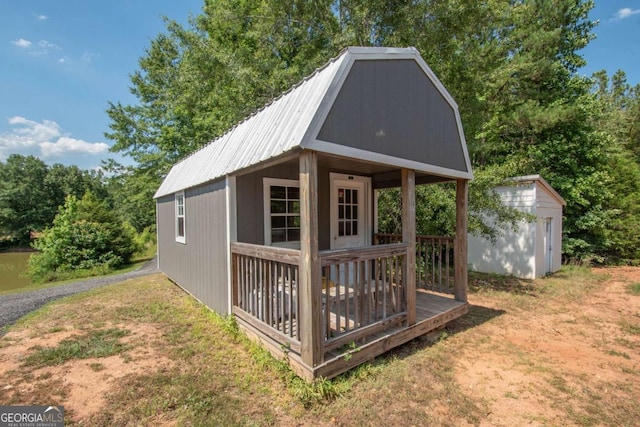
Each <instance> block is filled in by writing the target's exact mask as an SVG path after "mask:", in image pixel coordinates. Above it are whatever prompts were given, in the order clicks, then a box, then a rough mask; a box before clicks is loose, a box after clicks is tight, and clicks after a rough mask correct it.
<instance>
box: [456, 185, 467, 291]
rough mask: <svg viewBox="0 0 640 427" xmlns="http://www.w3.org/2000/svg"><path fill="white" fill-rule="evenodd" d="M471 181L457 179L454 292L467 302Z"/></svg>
mask: <svg viewBox="0 0 640 427" xmlns="http://www.w3.org/2000/svg"><path fill="white" fill-rule="evenodd" d="M468 193H469V181H468V180H466V179H458V180H457V181H456V241H455V245H454V247H455V255H454V257H453V263H454V270H455V272H454V285H453V286H454V288H453V294H454V296H455V299H456V300H457V301H462V302H467V280H468V277H467V276H468V275H467V197H468Z"/></svg>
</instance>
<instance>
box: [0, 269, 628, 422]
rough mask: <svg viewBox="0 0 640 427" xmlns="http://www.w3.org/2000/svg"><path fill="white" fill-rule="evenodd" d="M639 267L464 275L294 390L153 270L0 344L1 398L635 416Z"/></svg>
mask: <svg viewBox="0 0 640 427" xmlns="http://www.w3.org/2000/svg"><path fill="white" fill-rule="evenodd" d="M639 279H640V269H628V268H627V269H613V270H607V271H605V272H598V273H592V272H589V271H588V270H586V269H577V268H568V269H565V270H563V271H562V272H560V273H559V274H557V275H555V276H552V277H550V278H546V279H541V280H538V281H535V282H528V281H520V280H516V279H513V278H502V277H499V276H488V275H472V276H471V283H470V303H471V306H470V312H469V314H468V315H466V316H464V317H462V318H460V319H458V320H456V321H454V322H452V323H450V324H449V325H448V326H447V328H445V329H442V330H440V331H437V332H434V333H432V334H429V335H428V336H425V337H421V338H419V339H416V340H413V341H411V342H409V343H407V344H406V345H404V346H401V347H399V348H397V349H395V350H393V351H391V352H389V353H387V354H385V355H384V356H382V357H379V358H376V359H375V360H374V361H372V362H371V363H367V364H365V365H362V366H361V367H359V368H357V369H356V370H353V371H351V372H349V373H346V374H343V375H341V376H339V377H337V378H335V379H333V380H331V381H326V380H325V381H322V380H319V381H316V382H315V383H313V384H307V383H305V382H304V381H302V380H300V379H299V378H297V377H296V376H295V375H293V374H292V373H291V371H290V370H289V369H288V368H287V365H286V361H282V360H275V359H273V358H272V357H271V356H270V355H269V354H268V353H267V352H265V351H264V350H262V349H261V348H260V347H259V346H257V345H256V344H253V343H251V342H249V341H248V340H247V339H245V338H244V337H243V335H242V334H241V333H239V332H238V330H237V327H236V325H235V323H234V322H233V319H232V318H227V319H225V318H222V317H220V316H218V315H216V314H214V313H212V312H210V311H209V310H207V309H206V308H204V307H203V306H202V305H201V304H199V303H198V302H197V301H195V300H194V299H193V298H192V297H190V296H189V295H187V294H186V293H185V292H183V291H182V290H181V289H180V288H179V287H177V286H176V285H174V284H172V283H171V282H170V281H168V280H167V279H166V278H164V276H162V275H160V274H157V275H153V276H148V277H145V278H139V279H134V280H129V281H127V282H123V283H121V284H117V285H111V286H107V287H104V288H100V289H96V290H94V291H91V292H88V293H85V294H81V295H76V296H73V297H69V298H66V299H63V300H59V301H56V302H54V303H51V304H49V305H47V306H46V307H44V308H42V309H41V310H39V311H37V312H35V313H33V314H31V315H29V316H27V317H26V318H23V319H22V320H21V321H19V322H18V323H17V324H16V325H14V326H12V327H10V328H9V330H8V333H7V334H6V335H5V336H4V337H2V338H1V339H0V384H3V387H1V388H0V401H1V402H3V403H4V404H14V405H17V404H41V405H49V404H62V405H64V406H65V413H66V421H67V425H103V426H112V425H139V424H143V425H144V424H153V425H156V424H158V425H348V426H350V425H376V426H377V425H403V426H404V425H456V426H457V425H481V424H486V425H489V424H492V425H503V426H512V425H524V424H527V425H529V424H530V425H622V426H624V425H629V426H632V425H635V424H636V423H637V420H638V419H640V403H639V401H638V398H637V396H639V395H640V385H639V384H640V373H639V372H640V355H639V353H640V351H639V349H640V295H638V294H637V293H636V292H635V286H634V284H637V283H638V281H639Z"/></svg>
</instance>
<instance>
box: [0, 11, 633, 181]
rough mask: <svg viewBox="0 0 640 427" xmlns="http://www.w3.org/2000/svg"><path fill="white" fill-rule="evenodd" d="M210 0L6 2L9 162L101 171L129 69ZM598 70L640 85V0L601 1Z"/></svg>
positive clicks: (2, 57) (3, 89) (1, 89)
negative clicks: (112, 109) (31, 158)
mask: <svg viewBox="0 0 640 427" xmlns="http://www.w3.org/2000/svg"><path fill="white" fill-rule="evenodd" d="M202 4H203V1H202V0H148V1H143V0H109V1H93V0H0V162H3V161H5V160H6V158H7V157H8V156H9V155H11V154H14V153H17V154H22V155H35V156H37V157H39V158H41V159H42V160H44V161H45V162H46V163H47V164H53V163H62V164H65V165H77V166H79V167H80V168H82V169H93V168H97V167H99V166H100V164H101V161H102V160H105V159H108V158H114V159H116V160H117V161H120V162H123V163H125V164H128V163H130V160H128V159H126V158H123V157H122V156H121V155H120V154H119V153H112V152H109V147H110V146H111V145H112V144H113V142H112V141H110V140H108V139H107V138H105V136H104V133H105V132H108V131H109V117H108V116H107V114H106V112H105V110H106V108H107V107H108V105H109V102H114V103H115V102H121V103H123V104H133V103H135V102H136V99H135V98H134V97H133V96H132V95H131V94H130V92H129V86H130V79H129V76H130V75H131V74H132V73H133V72H134V71H136V70H137V69H138V59H139V58H140V57H141V56H142V55H143V54H144V51H145V49H146V48H147V47H148V46H149V44H150V41H151V40H152V39H153V38H155V36H156V35H157V34H158V33H160V32H162V31H163V29H164V23H163V21H162V17H163V16H166V17H168V18H171V19H173V20H176V21H178V22H181V23H186V22H187V20H188V17H189V16H190V15H197V14H199V13H200V11H201V8H202ZM590 18H591V19H592V20H598V21H599V24H598V26H597V27H596V28H595V30H594V33H595V34H596V36H597V37H596V39H595V40H594V41H592V42H591V43H590V45H589V46H588V47H587V48H585V49H583V50H582V51H580V53H581V54H582V55H583V56H584V57H585V59H586V60H587V66H586V67H584V68H583V69H581V70H580V74H583V75H586V76H590V75H591V74H592V73H593V72H594V71H598V70H601V69H605V70H607V71H608V73H609V74H610V75H611V74H613V73H614V72H615V71H616V70H618V69H622V70H624V71H625V72H626V73H627V79H628V82H629V83H630V84H632V85H635V84H640V0H596V6H595V8H594V9H593V10H592V11H591V13H590Z"/></svg>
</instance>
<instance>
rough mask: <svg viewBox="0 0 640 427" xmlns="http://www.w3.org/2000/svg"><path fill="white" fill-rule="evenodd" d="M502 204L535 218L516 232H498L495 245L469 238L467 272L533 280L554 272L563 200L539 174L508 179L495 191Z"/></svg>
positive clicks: (558, 260)
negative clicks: (505, 275) (468, 270)
mask: <svg viewBox="0 0 640 427" xmlns="http://www.w3.org/2000/svg"><path fill="white" fill-rule="evenodd" d="M495 191H496V192H497V193H498V194H499V195H500V198H501V200H502V203H503V204H505V205H506V206H510V207H514V208H516V209H518V210H520V211H522V212H525V213H528V214H532V215H535V217H536V220H535V221H532V222H526V221H522V222H521V223H520V224H519V226H518V227H517V229H515V230H512V229H511V228H507V229H503V230H500V231H501V234H500V236H499V237H498V238H497V240H496V242H495V244H494V243H492V242H491V240H489V239H486V238H483V237H479V236H474V235H471V234H470V235H469V240H468V244H469V247H468V250H469V252H468V259H469V267H470V269H471V270H474V271H479V272H483V273H498V274H508V275H513V276H516V277H520V278H523V279H535V278H538V277H541V276H545V275H547V274H550V273H554V272H556V271H558V270H560V267H561V266H562V207H563V206H566V204H567V203H566V202H565V201H564V199H563V198H562V197H561V196H560V195H559V194H558V193H557V192H556V191H555V190H554V189H553V188H551V186H550V185H549V183H548V182H547V181H545V180H544V179H543V178H542V177H541V176H540V175H527V176H519V177H515V178H510V179H509V180H508V184H506V185H502V186H499V187H496V188H495Z"/></svg>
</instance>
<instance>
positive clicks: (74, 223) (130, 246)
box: [28, 192, 137, 281]
mask: <svg viewBox="0 0 640 427" xmlns="http://www.w3.org/2000/svg"><path fill="white" fill-rule="evenodd" d="M134 235H135V232H134V230H133V228H132V227H131V226H129V225H128V224H123V223H122V222H121V221H120V220H119V219H118V218H117V216H116V215H115V214H114V213H113V211H112V210H111V209H109V208H108V206H107V205H106V203H105V202H103V201H100V200H98V199H97V198H96V197H95V196H94V195H93V194H92V193H90V192H87V193H86V194H85V195H84V196H83V198H82V199H81V200H78V199H77V198H76V197H75V196H73V195H71V196H67V198H66V200H65V203H64V206H61V207H60V210H59V212H58V214H57V215H56V217H55V219H54V221H53V226H52V227H51V228H47V229H46V230H45V231H44V232H43V235H42V237H41V238H40V239H38V240H36V242H35V243H34V245H33V246H34V248H36V249H38V250H39V253H37V254H34V255H32V256H31V257H30V258H29V268H28V274H29V276H30V277H31V278H32V279H33V280H34V281H42V280H47V279H58V278H60V277H64V275H65V274H70V273H73V272H78V271H83V270H85V271H89V272H91V273H95V272H96V271H97V272H105V271H108V270H109V269H112V268H114V267H118V266H120V265H122V264H124V263H127V262H129V261H130V260H131V257H132V256H133V254H134V253H135V252H136V249H137V248H136V245H135V243H134Z"/></svg>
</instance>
